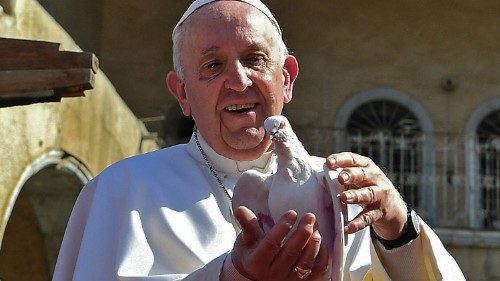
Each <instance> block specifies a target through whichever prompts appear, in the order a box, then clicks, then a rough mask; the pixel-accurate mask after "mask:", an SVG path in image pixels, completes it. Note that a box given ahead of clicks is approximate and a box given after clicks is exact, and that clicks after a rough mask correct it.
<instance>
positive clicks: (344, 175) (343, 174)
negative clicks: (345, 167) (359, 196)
mask: <svg viewBox="0 0 500 281" xmlns="http://www.w3.org/2000/svg"><path fill="white" fill-rule="evenodd" d="M339 177H340V178H341V179H342V182H341V183H342V184H345V183H348V182H349V178H350V177H349V174H348V173H346V172H341V173H340V174H339Z"/></svg>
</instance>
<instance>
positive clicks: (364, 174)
mask: <svg viewBox="0 0 500 281" xmlns="http://www.w3.org/2000/svg"><path fill="white" fill-rule="evenodd" d="M326 162H327V165H328V167H329V168H330V169H333V170H338V171H339V177H338V179H339V182H340V184H342V185H344V187H345V189H346V190H345V191H344V192H342V193H341V195H340V199H341V200H342V202H344V203H346V204H359V205H361V206H362V207H363V210H362V211H361V213H360V214H359V215H358V216H356V217H355V218H354V219H353V220H352V221H350V222H348V223H347V224H346V226H345V228H346V229H345V231H346V232H347V233H349V234H350V233H354V232H357V231H359V230H361V229H363V228H365V227H367V226H369V225H372V226H373V228H374V230H375V232H376V233H377V235H379V236H380V237H382V238H384V239H387V240H393V239H396V238H398V237H399V236H400V235H401V234H402V232H403V231H404V230H405V227H406V221H407V215H406V212H407V207H406V204H405V202H404V201H403V199H402V198H401V195H400V194H399V192H398V191H397V190H396V188H395V187H394V185H393V184H392V182H391V181H390V180H389V178H387V176H386V175H385V174H384V173H383V172H382V170H381V169H380V168H379V167H378V166H377V165H375V163H373V161H372V160H371V159H370V158H368V157H365V156H361V155H359V154H355V153H352V152H342V153H337V154H332V155H330V156H329V157H328V158H327V160H326Z"/></svg>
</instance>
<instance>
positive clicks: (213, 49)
mask: <svg viewBox="0 0 500 281" xmlns="http://www.w3.org/2000/svg"><path fill="white" fill-rule="evenodd" d="M219 50H220V47H219V46H211V47H208V48H206V49H203V50H201V55H203V56H204V55H207V54H210V53H214V52H217V51H219Z"/></svg>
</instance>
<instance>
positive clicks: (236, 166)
mask: <svg viewBox="0 0 500 281" xmlns="http://www.w3.org/2000/svg"><path fill="white" fill-rule="evenodd" d="M198 140H199V141H200V146H201V148H202V149H203V151H205V154H206V155H207V158H208V160H209V161H210V164H211V165H212V166H213V167H214V169H215V170H217V171H220V172H223V173H228V174H229V173H242V172H244V171H247V170H258V171H261V172H267V171H268V170H269V164H270V162H271V161H270V160H271V155H272V153H271V152H266V153H264V154H263V155H262V156H261V157H259V158H258V159H256V160H252V161H236V160H233V159H229V158H227V157H225V156H222V155H220V154H218V153H217V152H215V151H214V150H213V149H212V148H211V147H210V146H209V145H208V143H207V142H206V141H205V139H203V137H202V136H201V134H200V131H198ZM187 146H188V152H189V154H191V156H193V158H195V159H197V160H198V161H200V162H201V163H203V164H204V165H205V159H203V155H202V154H201V152H200V150H199V149H198V146H197V145H196V141H195V139H194V134H193V135H192V136H191V140H189V143H188V144H187Z"/></svg>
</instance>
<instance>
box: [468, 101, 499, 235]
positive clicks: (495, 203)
mask: <svg viewBox="0 0 500 281" xmlns="http://www.w3.org/2000/svg"><path fill="white" fill-rule="evenodd" d="M465 130H466V134H467V139H466V142H465V145H466V147H465V149H466V165H467V166H466V181H467V197H466V199H467V209H468V211H469V225H470V226H471V227H472V228H476V229H481V228H483V229H484V228H486V229H497V230H498V229H500V98H498V97H497V98H493V99H490V100H487V101H485V102H483V103H482V104H480V105H479V106H478V107H477V108H476V110H474V112H473V113H472V114H471V116H470V117H469V120H468V121H467V125H466V128H465Z"/></svg>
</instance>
